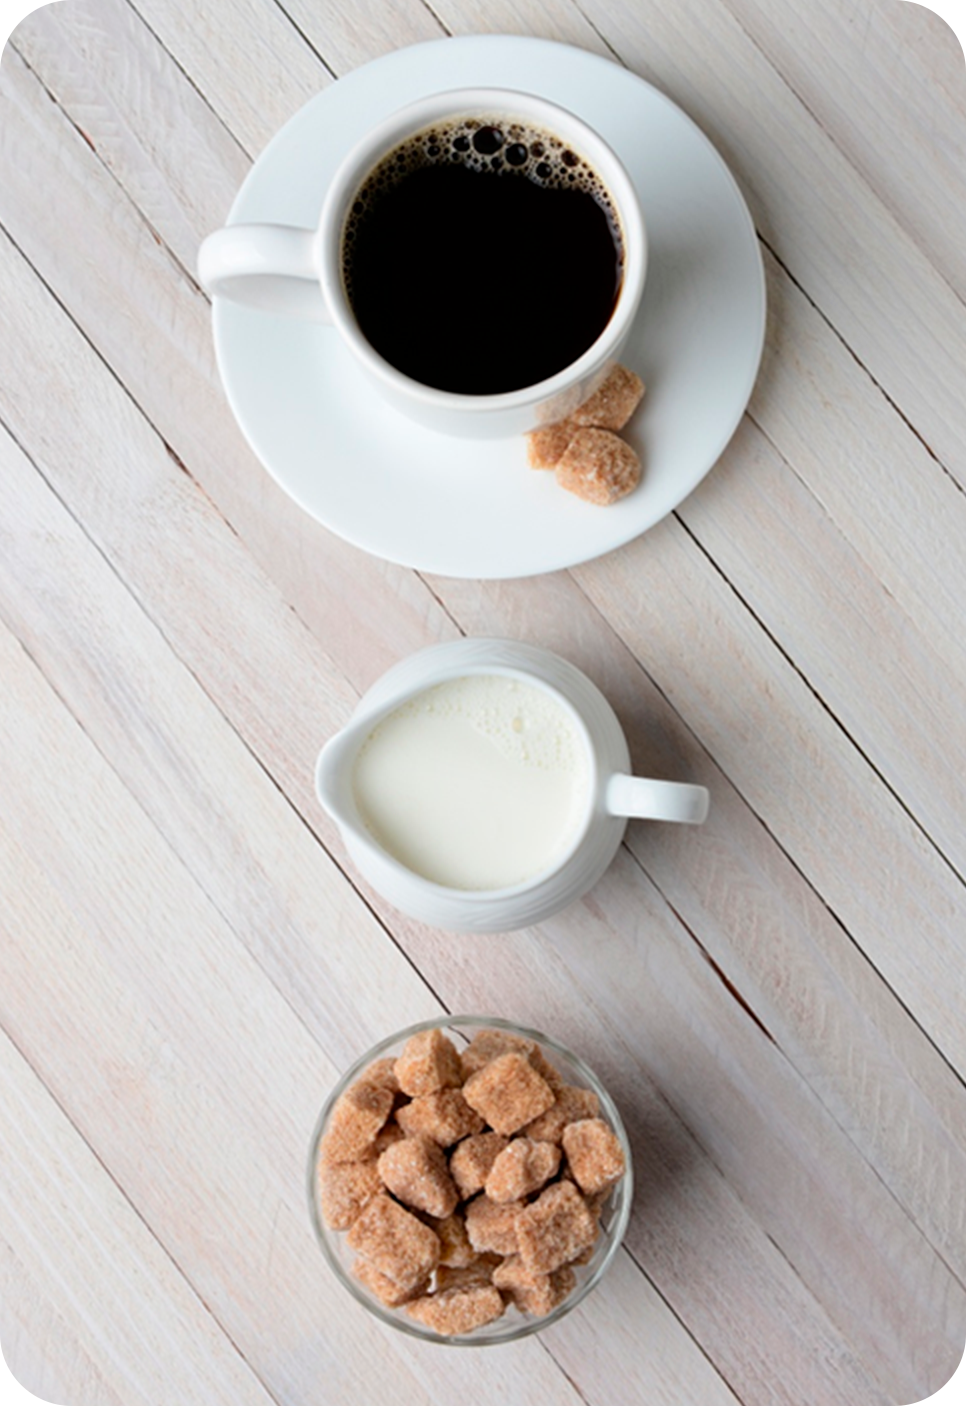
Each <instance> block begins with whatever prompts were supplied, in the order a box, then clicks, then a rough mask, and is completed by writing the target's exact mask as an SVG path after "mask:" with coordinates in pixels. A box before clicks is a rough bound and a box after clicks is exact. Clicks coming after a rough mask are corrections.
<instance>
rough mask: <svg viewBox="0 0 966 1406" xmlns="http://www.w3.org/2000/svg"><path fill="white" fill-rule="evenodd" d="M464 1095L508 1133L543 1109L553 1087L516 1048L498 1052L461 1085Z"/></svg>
mask: <svg viewBox="0 0 966 1406" xmlns="http://www.w3.org/2000/svg"><path fill="white" fill-rule="evenodd" d="M463 1097H464V1098H465V1099H466V1102H467V1103H468V1104H469V1105H470V1107H471V1108H475V1109H476V1111H477V1113H479V1114H481V1115H482V1117H483V1118H485V1120H486V1121H487V1123H489V1125H490V1127H491V1128H492V1129H493V1130H494V1132H497V1133H504V1134H506V1135H507V1136H509V1134H510V1133H515V1132H517V1131H518V1129H520V1128H522V1127H523V1125H524V1124H525V1123H529V1122H531V1121H532V1120H533V1119H534V1118H536V1117H538V1116H539V1115H540V1114H541V1113H545V1112H546V1111H547V1109H548V1108H549V1107H550V1105H551V1104H552V1103H553V1101H554V1094H553V1089H551V1087H550V1085H549V1084H548V1083H547V1081H546V1079H544V1078H543V1077H542V1076H541V1075H540V1074H538V1073H537V1071H536V1070H535V1069H534V1067H533V1065H532V1064H531V1063H530V1061H529V1060H528V1059H527V1058H526V1056H525V1055H522V1054H520V1053H519V1052H518V1051H516V1050H508V1051H507V1053H506V1054H502V1055H497V1057H496V1059H492V1060H490V1062H489V1064H485V1065H484V1066H483V1068H482V1069H480V1070H478V1071H477V1073H475V1074H471V1075H470V1077H469V1079H467V1081H466V1083H465V1084H464V1085H463Z"/></svg>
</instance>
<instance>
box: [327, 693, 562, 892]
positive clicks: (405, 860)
mask: <svg viewBox="0 0 966 1406" xmlns="http://www.w3.org/2000/svg"><path fill="white" fill-rule="evenodd" d="M352 779H353V790H354V794H355V800H356V805H357V807H358V809H359V813H360V815H361V817H362V820H363V822H364V824H365V826H366V828H367V829H368V831H369V833H370V834H371V835H372V837H373V839H374V840H375V841H376V842H377V844H379V845H381V846H382V848H383V849H385V850H386V851H388V853H389V854H391V855H392V856H393V857H394V858H395V859H397V860H399V862H400V863H401V864H404V865H406V867H407V868H409V869H411V870H413V871H414V872H415V873H417V874H420V875H422V877H423V878H426V879H430V880H432V881H433V882H435V883H438V884H443V885H445V886H446V887H448V888H457V889H497V888H506V887H509V886H510V885H513V884H519V883H523V882H524V881H526V880H528V879H530V878H532V877H533V876H534V875H536V874H539V873H540V872H541V871H543V870H545V869H548V868H550V866H551V865H553V864H554V863H555V861H556V860H557V859H558V858H559V857H561V856H562V854H563V852H564V851H565V850H566V849H567V847H568V845H569V844H570V842H571V841H572V840H573V839H574V838H575V837H576V834H577V831H578V828H579V826H580V824H581V822H582V819H583V817H584V812H585V808H586V805H587V794H588V787H589V783H590V765H589V761H588V756H587V751H586V748H585V746H584V744H583V740H582V737H581V734H580V732H579V731H578V729H577V727H576V725H575V723H574V720H573V719H572V717H571V716H570V714H569V713H568V711H567V710H566V709H565V708H564V707H563V706H562V705H561V704H560V703H558V702H557V700H556V699H555V698H554V697H552V695H550V694H549V693H546V692H544V690H543V689H541V688H538V687H535V686H533V685H532V684H528V683H523V682H521V681H520V680H518V679H514V678H508V677H504V676H502V675H497V674H483V675H467V676H466V677H464V678H459V679H453V680H450V681H449V682H447V683H442V684H439V685H437V686H436V687H435V688H431V689H428V690H427V691H426V692H425V693H421V694H419V695H418V696H417V697H416V698H413V699H411V700H410V701H409V702H407V703H405V704H403V705H402V706H401V707H399V708H397V709H396V711H395V712H393V713H391V714H390V715H389V716H388V717H386V718H384V719H383V720H382V722H380V723H379V724H378V725H377V726H376V727H375V728H374V729H373V730H372V732H371V733H370V734H369V736H368V737H367V738H366V740H365V741H364V743H363V744H362V747H361V748H360V749H359V753H358V755H357V758H356V762H355V767H354V770H353V778H352Z"/></svg>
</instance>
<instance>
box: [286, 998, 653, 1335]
mask: <svg viewBox="0 0 966 1406" xmlns="http://www.w3.org/2000/svg"><path fill="white" fill-rule="evenodd" d="M459 1026H467V1027H469V1028H471V1029H473V1028H476V1029H483V1030H506V1031H507V1032H509V1033H510V1034H514V1035H522V1036H524V1037H525V1038H526V1039H530V1040H535V1041H536V1042H537V1043H538V1044H539V1045H540V1046H541V1047H542V1048H545V1049H546V1050H548V1051H550V1052H551V1053H553V1052H555V1053H557V1054H558V1055H561V1056H562V1057H563V1058H564V1059H565V1060H566V1061H567V1062H568V1063H569V1064H570V1065H572V1066H573V1068H574V1069H575V1071H576V1072H577V1074H578V1075H579V1076H580V1078H581V1079H582V1080H583V1081H584V1083H585V1084H586V1085H587V1086H588V1087H590V1088H591V1089H592V1090H593V1092H594V1093H595V1094H597V1096H598V1098H599V1099H600V1102H601V1112H602V1115H603V1116H604V1118H605V1120H606V1121H607V1122H608V1123H609V1125H610V1127H611V1128H612V1129H613V1131H614V1133H615V1135H616V1137H617V1140H618V1142H619V1143H620V1145H621V1150H622V1152H623V1154H624V1165H625V1171H624V1175H623V1177H622V1178H621V1181H620V1182H619V1183H618V1186H619V1188H620V1192H621V1201H620V1206H619V1210H618V1213H617V1215H616V1217H615V1218H614V1220H612V1221H611V1223H610V1225H609V1226H608V1231H607V1233H608V1237H609V1240H610V1243H609V1245H608V1246H607V1249H606V1250H605V1252H604V1254H603V1255H602V1256H601V1259H600V1262H599V1263H598V1264H597V1265H596V1266H595V1268H594V1270H593V1272H592V1273H591V1274H589V1275H588V1276H587V1278H586V1279H585V1280H584V1282H583V1283H582V1284H578V1285H577V1287H576V1288H575V1289H573V1290H572V1292H571V1293H570V1294H568V1295H567V1297H566V1298H565V1299H564V1300H563V1301H562V1302H561V1303H559V1304H558V1305H557V1306H556V1308H554V1309H551V1311H550V1312H549V1313H547V1314H544V1315H543V1316H542V1317H527V1318H521V1320H520V1323H519V1324H518V1325H515V1326H514V1327H513V1328H512V1329H510V1330H509V1331H507V1332H506V1333H504V1334H503V1335H502V1336H495V1337H490V1338H486V1337H475V1336H474V1335H473V1333H472V1332H471V1333H464V1334H454V1335H452V1336H447V1335H444V1334H441V1333H436V1332H434V1331H433V1329H431V1328H427V1327H426V1326H425V1325H423V1324H421V1323H418V1322H417V1321H416V1320H415V1319H412V1320H406V1319H404V1318H403V1317H401V1316H400V1315H399V1314H398V1311H397V1310H393V1309H390V1308H387V1307H385V1306H384V1305H382V1304H380V1303H378V1302H376V1301H375V1300H374V1299H372V1298H371V1297H370V1296H369V1295H368V1294H367V1293H366V1291H365V1289H364V1288H363V1287H362V1285H360V1284H357V1283H356V1282H355V1281H354V1280H353V1279H352V1278H351V1277H350V1276H349V1274H348V1273H347V1272H346V1270H345V1268H344V1266H343V1265H342V1263H341V1262H340V1260H339V1258H338V1256H337V1255H336V1253H335V1251H334V1249H333V1247H332V1245H331V1244H330V1236H333V1235H337V1234H340V1233H341V1232H338V1231H330V1230H329V1229H328V1228H327V1227H326V1225H325V1224H324V1222H323V1220H322V1215H321V1212H320V1209H319V1204H318V1195H317V1190H316V1188H317V1171H318V1150H319V1143H320V1141H321V1138H322V1134H323V1132H324V1130H325V1127H326V1124H327V1123H328V1119H329V1114H330V1113H331V1111H332V1109H333V1107H334V1105H335V1102H336V1100H337V1099H338V1098H339V1097H340V1096H341V1095H342V1094H343V1093H344V1092H345V1090H346V1089H347V1088H348V1087H349V1085H350V1084H351V1083H352V1082H353V1081H354V1080H355V1079H356V1078H357V1077H358V1076H359V1075H360V1074H361V1073H362V1071H363V1070H364V1069H366V1068H367V1067H368V1066H369V1065H370V1064H372V1063H373V1062H374V1061H375V1060H377V1059H379V1058H381V1057H382V1056H383V1054H384V1053H385V1051H386V1050H389V1049H392V1048H393V1046H395V1045H399V1044H403V1043H405V1041H406V1040H408V1039H409V1037H410V1036H411V1035H418V1034H419V1033H420V1032H421V1031H423V1030H435V1029H439V1028H442V1027H459ZM307 1182H308V1184H307V1192H308V1202H309V1217H310V1220H311V1224H312V1229H313V1231H314V1233H315V1238H316V1241H317V1242H318V1244H319V1247H320V1248H321V1250H322V1254H323V1256H324V1257H325V1260H326V1262H327V1263H328V1265H329V1267H330V1268H331V1270H332V1272H333V1273H334V1274H335V1276H336V1279H337V1280H338V1281H339V1283H340V1284H341V1285H342V1287H343V1288H345V1289H346V1290H347V1291H348V1292H349V1293H350V1294H351V1295H352V1297H353V1298H354V1299H355V1300H356V1302H357V1303H360V1304H362V1306H363V1308H365V1309H367V1310H368V1311H369V1312H370V1313H371V1314H373V1315H374V1316H375V1317H376V1318H378V1319H380V1320H381V1321H382V1322H383V1323H387V1324H388V1325H389V1326H390V1327H391V1328H395V1329H396V1330H397V1331H398V1332H401V1333H406V1334H408V1335H409V1336H410V1337H413V1338H418V1339H420V1340H421V1341H422V1342H432V1343H439V1344H441V1345H442V1346H445V1347H498V1346H500V1345H501V1344H505V1343H511V1342H517V1341H519V1340H520V1339H521V1338H525V1337H529V1336H530V1335H531V1334H532V1333H539V1332H541V1331H542V1330H543V1329H544V1328H548V1327H550V1326H551V1325H552V1324H554V1323H557V1322H559V1321H560V1319H561V1318H563V1317H564V1316H565V1315H566V1314H567V1313H569V1312H570V1311H571V1310H572V1309H574V1308H576V1307H577V1305H578V1304H579V1303H581V1302H583V1300H584V1299H585V1298H586V1297H587V1295H588V1294H589V1293H591V1291H592V1290H593V1289H595V1288H596V1287H597V1285H598V1284H599V1283H600V1281H601V1279H602V1278H603V1276H604V1274H605V1273H606V1271H607V1270H608V1269H609V1268H610V1265H611V1263H612V1262H613V1260H614V1257H615V1256H616V1254H617V1251H618V1250H619V1249H620V1247H621V1245H622V1244H623V1241H624V1235H625V1233H626V1231H627V1225H628V1221H629V1220H630V1214H631V1205H632V1203H633V1199H634V1168H633V1159H632V1156H631V1148H630V1142H629V1140H628V1137H627V1131H626V1129H625V1127H624V1122H623V1119H622V1118H621V1116H620V1112H619V1111H618V1108H617V1105H616V1104H615V1103H614V1100H613V1099H612V1098H611V1096H610V1094H609V1093H608V1091H607V1089H606V1087H605V1086H604V1084H603V1082H602V1081H601V1080H600V1079H599V1078H598V1076H597V1075H596V1074H595V1073H594V1071H593V1070H592V1069H591V1067H590V1065H588V1064H587V1063H586V1062H585V1061H584V1060H583V1059H581V1058H580V1056H579V1055H576V1054H574V1052H573V1051H572V1050H570V1049H568V1047H567V1046H566V1045H562V1044H561V1043H560V1042H559V1040H555V1039H553V1037H552V1036H550V1035H545V1034H544V1033H543V1032H542V1031H540V1030H535V1029H533V1028H532V1027H531V1026H527V1025H518V1024H517V1023H516V1022H515V1021H511V1020H505V1019H503V1018H502V1017H500V1016H482V1015H458V1014H457V1015H440V1016H434V1017H431V1018H429V1019H427V1020H419V1021H416V1022H415V1023H414V1024H412V1025H407V1026H406V1027H405V1028H404V1029H402V1030H397V1031H395V1032H394V1033H393V1034H391V1035H387V1036H385V1037H384V1038H383V1039H382V1040H379V1041H377V1043H376V1044H375V1045H373V1046H372V1047H371V1048H370V1049H369V1050H367V1051H366V1053H365V1054H363V1055H360V1057H359V1058H358V1059H357V1060H355V1062H354V1063H353V1064H351V1065H350V1066H349V1068H348V1069H347V1070H346V1071H345V1073H344V1074H343V1075H342V1076H341V1078H339V1079H338V1080H337V1082H336V1084H335V1085H334V1086H333V1088H332V1089H331V1091H330V1093H329V1095H328V1097H327V1098H326V1100H325V1102H324V1103H323V1105H322V1109H321V1111H320V1113H319V1115H318V1117H317V1119H316V1122H315V1128H314V1130H313V1133H312V1139H311V1142H310V1144H309V1156H308V1166H307ZM496 1321H499V1320H496ZM484 1326H487V1325H484Z"/></svg>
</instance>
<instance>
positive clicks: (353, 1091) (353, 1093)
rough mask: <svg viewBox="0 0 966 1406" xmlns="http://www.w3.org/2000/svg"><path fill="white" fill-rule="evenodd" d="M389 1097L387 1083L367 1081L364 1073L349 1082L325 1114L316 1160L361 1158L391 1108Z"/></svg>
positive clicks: (347, 1160)
mask: <svg viewBox="0 0 966 1406" xmlns="http://www.w3.org/2000/svg"><path fill="white" fill-rule="evenodd" d="M393 1097H394V1095H393V1091H392V1089H391V1088H389V1086H388V1085H387V1084H378V1083H370V1082H369V1081H368V1080H367V1079H366V1078H365V1077H363V1078H361V1079H357V1080H356V1082H355V1083H354V1084H350V1085H349V1087H348V1088H347V1089H346V1091H345V1093H343V1094H341V1095H340V1096H339V1098H338V1099H337V1100H336V1102H335V1105H334V1107H333V1109H332V1112H331V1114H330V1115H329V1123H328V1127H327V1128H326V1130H325V1133H324V1134H323V1136H322V1140H321V1142H320V1143H319V1159H320V1161H322V1162H324V1163H333V1162H361V1161H362V1159H363V1158H364V1157H365V1156H366V1154H367V1153H370V1152H371V1151H372V1147H373V1143H374V1142H375V1140H376V1135H377V1134H378V1133H379V1131H380V1129H381V1128H382V1126H383V1124H384V1123H385V1122H386V1120H387V1118H388V1117H389V1115H390V1113H391V1112H392V1105H393Z"/></svg>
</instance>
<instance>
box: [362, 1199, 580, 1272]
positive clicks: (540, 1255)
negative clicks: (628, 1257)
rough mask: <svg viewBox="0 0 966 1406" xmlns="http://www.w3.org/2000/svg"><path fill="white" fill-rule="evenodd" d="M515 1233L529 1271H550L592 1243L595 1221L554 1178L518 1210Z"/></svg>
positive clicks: (578, 1201) (565, 1262)
mask: <svg viewBox="0 0 966 1406" xmlns="http://www.w3.org/2000/svg"><path fill="white" fill-rule="evenodd" d="M363 1214H364V1215H365V1214H366V1212H363ZM356 1224H357V1225H358V1221H357V1222H356ZM516 1232H517V1243H518V1245H519V1247H520V1254H521V1255H522V1256H523V1262H524V1264H525V1265H526V1267H527V1269H528V1270H530V1272H531V1274H551V1273H552V1272H553V1271H554V1270H555V1269H559V1268H560V1266H561V1265H562V1264H567V1263H568V1262H569V1261H570V1260H572V1259H574V1258H575V1257H576V1256H577V1255H579V1254H580V1253H581V1251H582V1250H586V1249H587V1247H588V1245H592V1244H593V1243H594V1241H595V1240H596V1239H597V1222H596V1220H595V1219H594V1217H593V1216H592V1215H591V1213H590V1211H589V1210H588V1209H587V1206H586V1204H585V1203H584V1198H583V1197H582V1196H581V1194H580V1192H579V1191H578V1190H577V1188H576V1187H575V1186H574V1184H573V1182H572V1181H556V1182H554V1183H553V1185H552V1186H548V1187H547V1189H546V1191H543V1192H541V1193H540V1195H539V1196H538V1197H537V1199H536V1201H531V1202H530V1204H529V1205H528V1206H524V1208H523V1210H522V1211H520V1213H519V1215H518V1216H517V1218H516Z"/></svg>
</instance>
